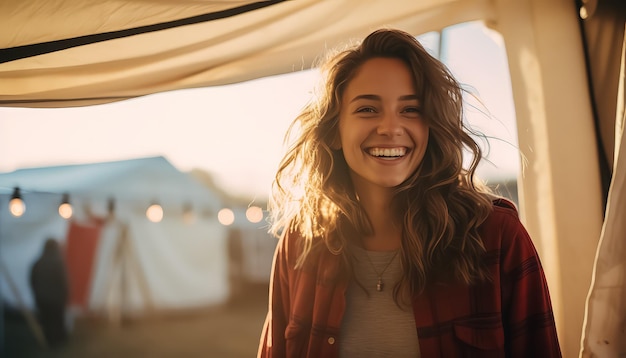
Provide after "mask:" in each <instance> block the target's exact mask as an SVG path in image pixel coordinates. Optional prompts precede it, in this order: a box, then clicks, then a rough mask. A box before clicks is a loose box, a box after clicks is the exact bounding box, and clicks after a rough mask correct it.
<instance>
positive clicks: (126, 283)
mask: <svg viewBox="0 0 626 358" xmlns="http://www.w3.org/2000/svg"><path fill="white" fill-rule="evenodd" d="M13 186H19V187H20V188H22V197H23V200H24V202H25V204H26V211H25V213H24V215H23V216H21V217H13V216H12V215H10V214H9V212H8V211H7V210H1V211H0V222H1V223H2V225H0V245H1V247H0V261H1V262H2V263H3V264H4V266H5V267H6V268H7V272H8V275H10V277H11V280H12V281H13V282H14V283H15V286H16V287H17V292H18V294H13V293H12V290H11V289H10V287H8V281H7V280H4V279H3V280H0V292H2V301H3V303H6V304H7V305H9V306H13V307H19V306H24V307H26V308H30V309H32V308H33V307H34V303H33V299H32V294H31V291H30V287H29V285H28V275H29V272H30V268H31V266H32V263H33V262H34V261H35V259H36V258H37V257H38V256H39V254H40V252H41V249H42V247H43V243H44V242H45V240H46V239H47V238H55V239H57V240H58V241H59V242H60V243H61V244H62V246H65V247H66V251H65V252H66V254H67V255H72V257H67V262H68V264H69V265H68V268H69V269H75V270H89V268H88V267H86V266H90V267H91V270H90V271H91V272H90V275H89V274H88V273H86V272H70V273H69V277H70V278H71V279H72V278H73V279H74V282H75V283H76V284H77V285H80V287H79V286H77V287H76V289H80V292H74V297H73V298H74V299H75V300H74V303H76V305H75V306H76V307H77V308H83V309H86V310H87V311H92V312H96V313H102V314H106V315H108V316H110V317H111V316H115V315H117V316H121V315H138V314H144V313H149V312H150V311H163V310H179V309H192V308H197V307H203V306H204V307H207V306H211V305H214V304H218V303H223V302H225V300H226V299H227V298H228V294H229V288H228V282H227V280H228V272H227V270H228V265H227V262H226V261H227V258H226V257H227V253H226V232H225V229H224V227H223V226H222V225H220V224H219V223H218V221H217V218H216V214H217V212H218V210H219V209H220V208H221V199H219V198H218V196H217V194H216V193H214V192H212V191H210V190H209V189H208V188H204V187H203V186H202V184H200V183H199V182H197V181H195V179H192V178H191V175H189V174H186V173H182V172H180V171H178V170H177V169H176V168H175V167H173V166H172V165H171V164H170V163H169V162H168V161H167V160H166V159H165V158H163V157H153V158H139V159H132V160H123V161H118V162H107V163H94V164H80V165H68V166H58V167H45V168H29V169H20V170H16V171H14V172H10V173H0V187H4V188H7V187H13ZM63 193H69V194H70V203H71V204H72V205H73V207H74V216H73V217H72V219H71V220H70V221H68V220H65V219H63V218H61V217H60V216H59V214H58V212H57V208H58V206H59V204H60V202H61V198H62V194H63ZM10 195H11V193H10V192H6V191H3V192H0V203H4V204H3V206H4V205H6V203H8V201H9V198H10ZM110 197H113V198H115V206H114V212H113V214H112V215H110V213H109V212H108V199H109V198H110ZM153 200H158V201H159V203H160V204H161V206H162V207H163V211H164V217H163V219H162V221H161V222H159V223H153V222H150V221H149V220H148V219H147V218H146V215H145V210H146V208H147V206H148V205H149V204H150V203H151V202H152V201H153ZM185 203H191V207H192V210H193V212H194V213H195V220H193V221H185V220H184V215H183V204H185ZM94 218H96V219H99V220H101V221H103V222H104V226H102V228H101V230H100V229H99V230H98V231H100V235H99V237H98V238H97V240H95V238H94V237H90V238H87V239H92V241H96V242H94V243H93V244H94V245H95V246H96V249H95V255H94V257H93V260H92V262H91V263H86V262H83V260H82V259H85V258H84V257H75V255H81V256H86V255H88V252H85V251H83V250H80V251H78V250H75V249H76V247H75V244H76V242H74V241H73V240H76V239H77V238H76V237H73V235H74V234H76V231H72V230H70V228H71V227H72V223H76V224H77V225H79V226H85V225H86V223H88V222H90V221H92V220H93V219H94ZM100 218H101V219H100ZM104 218H106V219H104ZM94 235H95V233H92V234H90V236H94ZM83 243H84V242H83ZM83 249H84V247H83ZM85 275H87V276H89V277H84V276H85ZM70 284H72V282H70Z"/></svg>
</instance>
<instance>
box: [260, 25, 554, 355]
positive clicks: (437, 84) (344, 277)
mask: <svg viewBox="0 0 626 358" xmlns="http://www.w3.org/2000/svg"><path fill="white" fill-rule="evenodd" d="M323 70H324V72H325V74H326V82H325V88H324V89H323V93H321V94H320V96H319V98H318V99H317V101H316V102H315V103H311V104H309V105H308V106H307V107H306V108H305V109H304V110H303V112H302V113H301V114H300V116H299V117H298V118H297V119H296V121H295V122H294V125H295V126H297V128H298V130H299V135H298V137H297V140H296V141H295V143H294V145H293V146H292V147H291V148H290V150H289V151H288V152H287V154H286V156H285V157H284V158H283V160H282V162H281V165H280V167H279V170H278V173H277V175H276V180H275V190H274V192H273V197H272V201H271V207H270V208H271V209H272V215H273V219H274V221H273V226H272V230H273V232H274V233H275V234H278V235H280V236H281V239H280V241H279V244H278V247H277V250H276V254H275V258H274V265H273V269H272V278H271V284H270V304H269V312H268V316H267V319H266V322H265V325H264V328H263V333H262V337H261V342H260V347H259V354H258V355H259V357H339V356H341V357H419V356H421V357H460V356H463V357H464V356H480V357H560V355H561V353H560V349H559V344H558V340H557V335H556V329H555V325H554V318H553V314H552V308H551V303H550V298H549V293H548V289H547V285H546V280H545V277H544V274H543V271H542V268H541V264H540V261H539V258H538V256H537V253H536V251H535V248H534V246H533V244H532V242H531V240H530V238H529V236H528V234H527V232H526V230H525V229H524V227H523V226H522V224H521V223H520V221H519V219H518V215H517V211H516V209H515V207H514V205H512V204H511V203H509V202H508V201H506V200H504V199H499V198H496V197H495V196H493V195H491V194H490V193H489V192H488V190H486V189H484V188H483V187H482V186H479V185H477V184H475V183H474V172H475V170H476V166H477V165H478V163H479V162H480V160H481V158H482V154H481V150H480V148H479V146H478V145H477V143H476V142H475V141H474V140H473V139H472V138H471V137H470V135H469V134H468V133H469V131H468V130H467V128H466V127H465V126H464V124H463V120H462V118H463V114H462V112H463V107H462V92H461V89H460V86H459V84H458V83H457V82H456V80H455V79H454V78H453V77H452V75H451V74H450V73H449V72H448V70H447V69H446V67H445V66H444V65H443V64H441V63H440V62H439V61H437V60H436V59H435V58H433V57H431V56H430V55H429V54H428V53H427V52H426V51H425V50H424V48H423V47H422V46H421V45H420V44H419V42H418V41H417V40H416V39H415V38H414V37H413V36H411V35H409V34H407V33H405V32H402V31H398V30H391V29H382V30H378V31H375V32H373V33H372V34H370V35H369V36H367V37H366V38H365V39H364V41H363V42H362V43H361V44H360V45H358V46H356V47H353V48H349V49H347V50H344V51H342V52H340V53H338V54H336V55H335V56H334V57H332V58H331V59H330V60H328V61H327V63H326V65H325V66H324V67H323ZM292 128H294V127H292ZM464 150H465V151H466V152H469V153H470V154H472V158H473V160H472V161H471V163H470V164H469V166H468V167H467V168H464V167H463V155H464V153H463V152H464Z"/></svg>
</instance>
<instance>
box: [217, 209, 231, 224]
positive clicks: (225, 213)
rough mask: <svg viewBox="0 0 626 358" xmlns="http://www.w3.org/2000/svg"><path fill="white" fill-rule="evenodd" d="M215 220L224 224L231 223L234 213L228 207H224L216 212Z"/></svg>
mask: <svg viewBox="0 0 626 358" xmlns="http://www.w3.org/2000/svg"><path fill="white" fill-rule="evenodd" d="M217 221H219V222H220V224H222V225H224V226H228V225H232V223H234V222H235V213H233V211H232V210H230V209H228V208H224V209H222V210H220V211H219V212H218V213H217Z"/></svg>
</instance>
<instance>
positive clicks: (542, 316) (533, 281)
mask: <svg viewBox="0 0 626 358" xmlns="http://www.w3.org/2000/svg"><path fill="white" fill-rule="evenodd" d="M509 214H510V215H505V216H507V219H506V220H505V223H504V227H503V236H502V253H501V266H500V267H501V270H502V272H501V275H502V276H501V290H502V310H503V312H502V314H503V324H504V330H505V344H506V350H507V357H561V350H560V347H559V342H558V338H557V333H556V325H555V322H554V315H553V312H552V304H551V302H550V294H549V291H548V285H547V282H546V278H545V275H544V272H543V268H542V266H541V262H540V260H539V256H538V254H537V251H536V249H535V246H534V245H533V242H532V240H531V238H530V236H529V235H528V232H527V231H526V229H525V228H524V226H523V225H522V223H521V222H520V221H519V218H518V216H517V213H516V212H515V211H513V210H511V211H510V213H509Z"/></svg>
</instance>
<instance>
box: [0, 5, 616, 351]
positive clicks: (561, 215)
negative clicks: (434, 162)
mask: <svg viewBox="0 0 626 358" xmlns="http://www.w3.org/2000/svg"><path fill="white" fill-rule="evenodd" d="M624 4H625V3H624V2H623V1H621V0H585V1H578V0H515V1H513V0H493V1H488V0H422V1H413V0H394V1H359V0H321V1H317V0H299V1H202V2H197V1H161V0H136V1H132V0H130V1H123V2H118V1H101V2H98V3H97V4H90V5H89V6H85V4H84V2H82V1H79V0H60V1H54V2H49V1H43V0H36V1H29V2H19V1H5V2H2V3H0V62H2V63H1V64H0V105H4V106H28V107H55V106H80V105H88V104H96V103H104V102H110V101H116V100H122V99H126V98H131V97H134V96H141V95H145V94H149V93H155V92H160V91H168V90H174V89H180V88H191V87H199V86H211V85H219V84H225V83H232V82H237V81H243V80H247V79H252V78H258V77H262V76H268V75H272V74H278V73H285V72H290V71H297V70H300V69H304V68H308V67H309V66H310V65H311V63H312V62H313V61H314V60H315V58H316V57H317V56H318V55H319V54H320V53H321V52H322V51H323V50H324V49H325V48H327V47H332V46H334V45H335V44H337V43H340V42H344V41H345V40H347V39H350V38H361V37H363V36H364V35H365V34H366V33H368V32H369V31H370V30H372V29H374V28H376V27H380V26H393V27H400V28H403V29H405V30H407V31H409V32H411V33H413V34H415V35H418V34H422V33H425V32H428V31H437V30H439V29H442V28H444V27H446V26H449V25H453V24H457V23H460V22H464V21H470V20H482V21H484V22H485V23H486V24H488V25H489V26H491V27H493V28H494V29H496V30H498V31H499V32H500V33H501V34H502V36H503V38H504V41H505V45H506V49H507V54H508V60H509V68H510V73H511V85H512V89H513V94H514V98H515V107H516V117H517V122H518V133H519V145H520V148H521V150H522V151H523V152H524V154H525V155H526V157H527V162H528V166H527V168H526V170H525V171H524V173H523V174H522V176H521V178H520V180H519V181H518V182H519V183H520V207H521V212H522V215H523V220H524V222H525V224H526V226H527V228H528V230H529V232H530V234H531V236H532V237H533V239H534V240H535V243H536V245H537V247H538V250H539V251H540V254H541V256H542V259H543V263H544V266H545V270H546V274H547V277H548V281H549V284H550V287H551V292H552V298H553V303H554V305H555V316H556V319H557V325H558V329H559V335H560V338H561V342H562V346H563V353H564V355H565V356H566V357H572V356H575V355H577V354H578V351H579V347H580V341H581V335H582V333H583V316H584V312H585V306H586V296H587V293H588V291H589V286H590V282H591V278H592V270H593V266H594V252H595V251H596V248H597V247H598V245H597V244H598V240H599V238H600V233H601V227H602V225H603V220H604V230H603V231H602V232H603V239H602V245H601V247H604V249H600V250H599V251H598V259H597V260H596V261H597V262H598V264H599V265H598V266H597V268H598V269H597V270H596V271H595V275H596V277H597V278H600V276H602V273H603V272H617V273H618V274H616V275H614V276H613V279H611V280H609V281H602V280H601V279H599V280H596V281H595V282H594V288H593V290H592V292H591V295H590V298H591V299H592V300H590V302H589V307H590V308H591V307H592V306H593V307H595V309H589V310H588V318H589V320H588V322H589V323H592V322H593V321H595V319H594V318H593V316H594V314H597V313H598V312H605V313H606V314H612V315H613V316H615V317H620V319H619V320H617V321H618V322H623V321H624V320H623V317H624V305H623V303H621V304H617V305H611V306H607V304H606V302H607V301H606V300H600V301H596V300H594V297H595V298H598V295H597V294H594V292H598V291H597V290H598V289H600V288H601V287H607V286H606V285H607V284H610V286H611V287H614V288H615V289H614V290H613V291H612V293H611V294H610V295H611V297H616V298H615V299H611V300H613V301H612V302H624V299H623V293H622V292H623V287H624V283H623V280H624V279H623V278H624V260H623V258H624V257H625V256H626V255H624V252H623V251H624V246H625V245H623V238H624V237H626V234H625V233H624V229H623V228H622V227H620V226H615V224H616V223H617V222H618V221H619V220H621V219H618V216H616V215H617V214H615V213H616V212H617V210H618V209H620V207H619V205H623V201H621V202H620V201H619V200H618V197H617V196H618V195H619V193H620V192H621V191H623V184H621V182H620V181H619V180H618V179H616V178H620V175H621V174H620V173H623V171H624V170H626V168H624V166H623V165H621V164H620V158H619V155H618V153H619V151H618V149H619V148H620V147H619V146H618V145H616V144H618V143H620V141H621V138H622V137H621V133H622V127H623V118H624V91H623V90H620V88H621V89H623V83H624V56H623V53H624V50H623V49H624V17H625V16H626V15H625V14H626V10H625V9H624V6H625V5H624ZM616 119H617V121H616ZM622 159H623V158H622ZM611 180H613V182H612V183H611ZM609 184H610V185H611V189H610V190H609ZM609 192H610V195H609V194H608V193H609ZM607 195H609V196H611V197H610V198H609V199H608V201H607V200H606V199H607ZM605 209H606V218H605V219H604V218H603V214H604V213H605ZM621 209H623V208H621ZM611 213H613V214H611ZM612 229H615V231H613V230H612ZM616 241H617V242H618V243H620V242H621V243H622V244H621V246H620V245H613V243H615V242H616ZM616 248H619V250H620V251H617V250H616ZM605 252H611V253H613V254H614V255H616V256H615V257H616V259H615V260H608V261H606V262H610V263H608V264H607V265H606V266H605V265H600V264H601V263H602V262H604V261H603V260H602V256H603V255H604V253H605ZM611 300H609V301H611ZM607 307H612V308H611V309H607ZM597 322H600V323H599V324H597V325H594V324H591V325H588V326H586V328H585V332H586V334H587V335H588V336H589V337H595V338H594V339H590V340H586V341H585V343H584V346H585V349H586V350H587V351H588V352H594V350H595V349H597V347H595V346H596V345H597V344H604V343H602V342H604V341H608V342H615V341H622V342H626V338H624V336H623V335H624V331H623V329H622V330H621V331H619V330H617V331H616V327H618V326H619V325H615V324H613V323H611V324H608V323H604V322H606V320H603V319H599V320H597ZM611 322H613V321H611ZM620 332H621V333H620ZM619 334H621V336H619ZM606 335H609V336H610V337H609V338H610V339H608V338H607V339H604V338H602V337H604V336H606ZM616 337H617V338H616ZM613 338H615V339H613ZM598 342H600V343H598ZM605 346H607V347H609V348H608V349H613V353H614V354H615V355H617V353H616V352H617V351H618V350H619V348H617V347H616V345H615V344H611V345H605ZM605 346H603V347H605ZM621 352H622V354H623V353H624V350H623V349H622V350H621Z"/></svg>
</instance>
